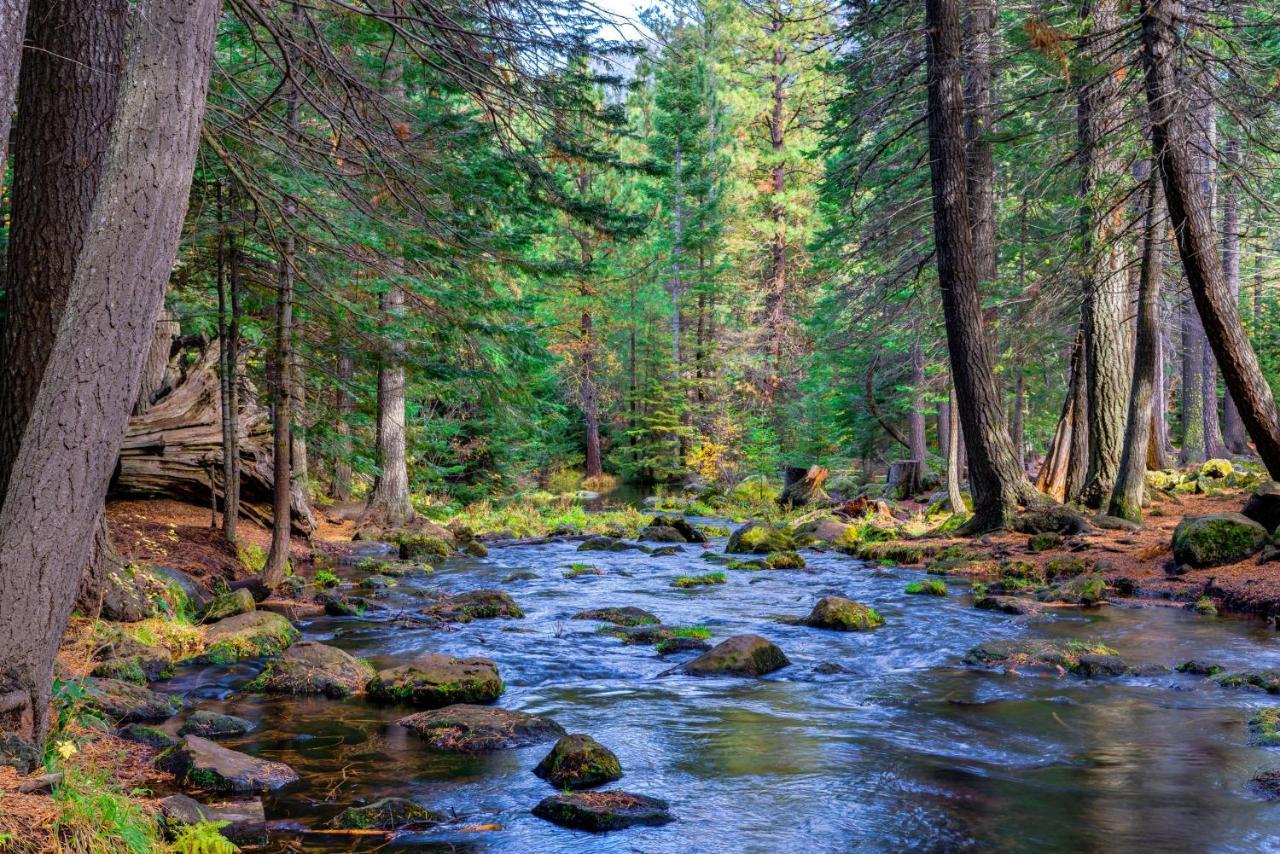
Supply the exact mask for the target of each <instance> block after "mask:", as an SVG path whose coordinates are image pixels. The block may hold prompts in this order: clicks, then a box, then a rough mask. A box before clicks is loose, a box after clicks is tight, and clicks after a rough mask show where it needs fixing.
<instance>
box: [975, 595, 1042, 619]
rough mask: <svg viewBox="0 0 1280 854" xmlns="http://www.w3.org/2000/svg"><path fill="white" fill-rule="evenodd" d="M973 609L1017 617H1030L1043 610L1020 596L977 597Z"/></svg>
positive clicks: (1036, 603) (1033, 602) (1037, 604)
mask: <svg viewBox="0 0 1280 854" xmlns="http://www.w3.org/2000/svg"><path fill="white" fill-rule="evenodd" d="M973 607H975V608H978V609H980V610H983V611H999V612H1000V613H1002V614H1013V615H1014V616H1019V617H1032V616H1037V615H1039V614H1040V613H1041V612H1042V611H1043V608H1042V606H1041V605H1040V604H1039V603H1038V602H1035V601H1033V600H1031V599H1024V598H1022V597H1020V596H989V595H981V596H977V597H975V598H974V600H973Z"/></svg>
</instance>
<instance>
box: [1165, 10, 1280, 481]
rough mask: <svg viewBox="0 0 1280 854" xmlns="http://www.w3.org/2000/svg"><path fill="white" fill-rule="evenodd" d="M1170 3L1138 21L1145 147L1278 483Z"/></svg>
mask: <svg viewBox="0 0 1280 854" xmlns="http://www.w3.org/2000/svg"><path fill="white" fill-rule="evenodd" d="M1176 12H1177V2H1176V0H1148V2H1147V3H1146V6H1145V7H1144V9H1143V15H1142V60H1143V67H1144V70H1145V75H1146V90H1147V103H1148V106H1149V108H1150V110H1151V124H1152V134H1151V142H1152V149H1153V153H1154V159H1155V161H1156V162H1157V163H1158V164H1159V165H1160V173H1161V175H1162V176H1163V179H1164V191H1165V196H1166V199H1167V204H1168V209H1169V218H1170V220H1171V222H1172V224H1173V229H1174V235H1175V237H1176V238H1177V244H1178V253H1179V255H1180V256H1181V258H1182V266H1183V269H1184V270H1185V271H1186V274H1187V286H1188V287H1189V288H1190V289H1191V295H1192V297H1193V298H1194V299H1195V304H1196V309H1197V311H1198V313H1199V315H1200V317H1201V319H1202V321H1203V323H1204V326H1205V331H1206V332H1207V335H1208V339H1209V344H1210V346H1211V347H1212V348H1213V353H1214V356H1215V357H1216V358H1217V362H1218V367H1219V369H1220V370H1221V371H1222V375H1223V378H1224V379H1225V380H1226V384H1227V389H1228V390H1229V391H1230V392H1231V395H1232V397H1233V398H1235V401H1236V406H1237V407H1238V408H1239V410H1240V417H1241V419H1242V420H1243V421H1244V425H1245V429H1246V430H1247V431H1248V433H1249V436H1250V438H1252V439H1253V442H1254V445H1255V446H1256V447H1257V449H1258V453H1259V455H1260V456H1261V457H1262V461H1263V462H1264V463H1265V464H1266V466H1267V471H1268V472H1269V473H1270V474H1271V476H1272V477H1273V478H1274V477H1280V414H1277V412H1276V402H1275V398H1274V397H1273V396H1272V393H1271V387H1270V385H1268V383H1267V380H1266V377H1265V376H1264V375H1263V373H1262V369H1261V367H1260V366H1259V364H1258V358H1257V356H1256V355H1255V354H1254V352H1253V347H1252V346H1251V345H1250V343H1249V339H1248V337H1247V336H1246V335H1245V333H1244V328H1243V326H1242V325H1241V322H1240V311H1239V307H1238V306H1237V305H1236V302H1235V300H1233V299H1232V298H1231V292H1230V291H1229V290H1228V288H1227V286H1226V283H1225V282H1224V281H1223V278H1222V267H1221V265H1220V264H1218V263H1216V261H1217V252H1216V246H1217V240H1216V229H1215V228H1214V223H1213V219H1212V217H1211V216H1210V209H1209V206H1208V203H1207V200H1206V199H1205V198H1204V197H1203V194H1202V192H1201V191H1200V187H1198V186H1197V182H1196V180H1195V169H1194V165H1193V164H1192V162H1191V155H1190V144H1189V133H1188V129H1187V126H1186V119H1185V117H1184V116H1183V115H1181V114H1180V113H1179V112H1178V105H1179V104H1180V103H1182V102H1183V101H1184V98H1183V97H1182V95H1183V93H1181V92H1180V91H1179V86H1178V76H1177V69H1176V68H1175V58H1176V56H1177V51H1178V32H1177V23H1176Z"/></svg>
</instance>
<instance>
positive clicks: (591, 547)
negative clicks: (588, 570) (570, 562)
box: [578, 536, 639, 552]
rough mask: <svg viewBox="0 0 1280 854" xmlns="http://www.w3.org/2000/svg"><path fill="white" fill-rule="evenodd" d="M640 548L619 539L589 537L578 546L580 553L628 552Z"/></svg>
mask: <svg viewBox="0 0 1280 854" xmlns="http://www.w3.org/2000/svg"><path fill="white" fill-rule="evenodd" d="M638 548H639V546H636V545H633V544H631V543H627V542H623V541H622V540H621V539H620V538H618V537H605V536H596V537H589V538H588V539H585V540H583V541H582V542H581V543H579V544H578V551H580V552H626V551H633V550H635V549H638Z"/></svg>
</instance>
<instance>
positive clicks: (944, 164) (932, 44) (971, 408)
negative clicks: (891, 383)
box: [925, 0, 1035, 531]
mask: <svg viewBox="0 0 1280 854" xmlns="http://www.w3.org/2000/svg"><path fill="white" fill-rule="evenodd" d="M925 23H926V28H927V31H928V51H927V61H928V88H929V106H928V120H929V159H930V173H931V177H932V184H933V211H934V235H935V245H936V252H935V254H936V256H937V263H938V285H939V288H940V290H941V292H942V307H943V313H944V316H945V318H946V326H947V345H948V350H949V351H950V356H951V374H952V377H953V380H954V383H955V392H956V408H957V412H958V413H959V416H960V421H961V422H962V423H963V426H964V431H963V432H964V437H965V444H966V447H967V450H968V455H969V484H970V487H971V489H972V491H973V500H974V516H973V518H972V519H971V520H970V530H974V531H979V530H992V529H995V528H1000V527H1003V526H1005V525H1006V524H1008V522H1009V521H1010V519H1011V517H1012V516H1013V514H1014V512H1015V511H1016V509H1017V507H1018V505H1019V504H1020V503H1024V502H1028V501H1032V500H1035V499H1034V497H1033V496H1032V494H1031V493H1032V489H1031V485H1030V484H1029V483H1028V482H1027V480H1026V477H1025V475H1024V474H1023V473H1022V471H1020V470H1019V469H1018V463H1017V459H1016V457H1015V455H1014V452H1013V443H1012V442H1011V441H1010V439H1009V429H1008V425H1007V423H1006V421H1005V416H1004V406H1003V403H1002V401H1001V398H1000V391H999V389H998V388H997V386H996V380H995V374H994V372H993V371H992V367H991V353H990V350H989V347H988V343H987V337H986V334H985V331H984V329H983V322H982V307H981V304H980V302H979V298H978V281H979V268H978V266H977V264H976V259H977V258H978V257H981V256H982V254H983V253H984V252H993V247H990V246H986V247H975V246H974V242H973V241H974V232H973V231H972V229H971V227H970V207H969V205H970V202H969V193H968V177H967V171H968V170H967V168H966V158H967V151H966V141H965V110H964V87H963V74H962V68H961V62H960V57H961V42H962V32H961V25H960V2H959V0H927V2H926V4H925Z"/></svg>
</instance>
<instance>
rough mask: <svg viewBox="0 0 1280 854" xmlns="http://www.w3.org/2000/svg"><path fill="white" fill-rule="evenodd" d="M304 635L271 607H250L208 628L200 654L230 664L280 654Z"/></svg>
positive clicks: (214, 660)
mask: <svg viewBox="0 0 1280 854" xmlns="http://www.w3.org/2000/svg"><path fill="white" fill-rule="evenodd" d="M299 637H301V635H299V634H298V630H297V629H295V628H294V627H293V624H292V623H290V622H289V621H288V620H286V619H285V618H284V617H282V616H280V615H279V614H273V613H271V612H270V611H250V612H249V613H247V614H237V615H236V616H234V617H228V618H226V619H225V620H219V621H218V622H216V623H214V624H213V625H212V626H210V627H209V628H208V630H207V631H206V632H205V650H204V654H203V655H202V656H201V658H202V659H203V660H204V661H207V662H209V663H211V664H231V663H233V662H236V661H243V660H244V659H246V658H265V657H269V656H273V655H279V654H280V653H282V652H284V651H285V650H286V649H288V648H289V647H290V646H291V645H292V644H293V643H294V642H295V641H297V640H298V639H299Z"/></svg>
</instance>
